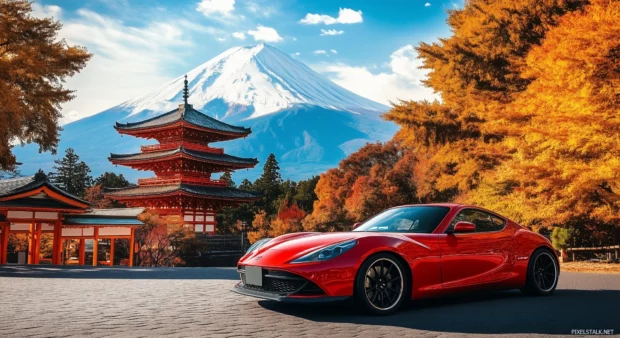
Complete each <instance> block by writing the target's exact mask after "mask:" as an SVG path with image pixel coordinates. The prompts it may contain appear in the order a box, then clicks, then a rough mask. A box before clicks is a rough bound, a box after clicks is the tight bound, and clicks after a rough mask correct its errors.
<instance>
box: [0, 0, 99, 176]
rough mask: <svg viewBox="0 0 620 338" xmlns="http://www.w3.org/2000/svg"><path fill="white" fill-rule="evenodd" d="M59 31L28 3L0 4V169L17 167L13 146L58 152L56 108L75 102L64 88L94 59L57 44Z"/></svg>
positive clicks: (24, 0)
mask: <svg viewBox="0 0 620 338" xmlns="http://www.w3.org/2000/svg"><path fill="white" fill-rule="evenodd" d="M61 27H62V26H61V24H60V22H58V21H55V20H53V19H52V18H46V19H38V18H36V17H34V16H33V15H32V5H31V2H30V1H27V0H0V93H2V94H1V95H0V121H2V122H1V123H0V169H13V167H14V166H15V164H16V159H15V155H13V153H12V151H11V150H12V147H13V145H14V144H15V143H14V142H15V141H18V142H20V143H22V144H25V143H36V144H38V145H39V150H40V151H52V152H53V153H55V152H56V147H57V146H58V133H59V131H60V126H59V124H58V119H59V118H60V117H61V113H60V105H61V104H62V103H64V102H67V101H70V100H71V99H73V97H74V96H73V95H72V93H73V91H71V90H68V89H66V88H64V87H63V84H64V82H65V80H66V78H68V77H71V76H73V75H74V74H75V73H77V72H79V71H80V70H81V69H82V68H84V66H86V62H87V61H88V60H89V59H90V58H91V56H92V55H91V54H88V53H87V51H86V50H85V49H84V48H82V47H77V46H69V45H68V44H67V42H66V41H64V40H59V39H58V32H59V31H60V29H61Z"/></svg>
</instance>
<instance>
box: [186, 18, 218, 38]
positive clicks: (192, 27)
mask: <svg viewBox="0 0 620 338" xmlns="http://www.w3.org/2000/svg"><path fill="white" fill-rule="evenodd" d="M176 23H178V25H179V26H180V27H182V28H185V29H187V30H189V31H193V32H198V33H205V34H209V35H221V34H225V32H224V31H223V30H221V29H219V28H215V27H212V26H203V25H201V24H197V23H195V22H191V21H189V20H186V19H181V20H178V21H176Z"/></svg>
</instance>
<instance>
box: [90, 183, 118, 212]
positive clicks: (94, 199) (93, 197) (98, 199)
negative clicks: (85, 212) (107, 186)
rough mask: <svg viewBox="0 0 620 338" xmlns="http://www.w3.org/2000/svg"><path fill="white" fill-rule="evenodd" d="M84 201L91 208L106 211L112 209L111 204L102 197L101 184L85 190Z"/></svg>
mask: <svg viewBox="0 0 620 338" xmlns="http://www.w3.org/2000/svg"><path fill="white" fill-rule="evenodd" d="M84 199H85V200H86V201H87V202H88V203H90V206H91V208H95V209H108V208H112V207H113V202H112V201H111V200H109V199H107V198H105V197H104V196H103V192H102V186H101V184H97V185H94V186H92V187H90V188H87V189H86V191H85V192H84Z"/></svg>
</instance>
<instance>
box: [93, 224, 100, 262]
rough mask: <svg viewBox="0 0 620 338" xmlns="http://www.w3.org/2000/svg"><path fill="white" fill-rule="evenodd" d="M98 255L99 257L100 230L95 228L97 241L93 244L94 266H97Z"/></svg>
mask: <svg viewBox="0 0 620 338" xmlns="http://www.w3.org/2000/svg"><path fill="white" fill-rule="evenodd" d="M98 255H99V228H97V227H95V239H94V243H93V266H97V256H98Z"/></svg>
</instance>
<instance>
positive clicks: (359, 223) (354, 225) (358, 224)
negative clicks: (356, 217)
mask: <svg viewBox="0 0 620 338" xmlns="http://www.w3.org/2000/svg"><path fill="white" fill-rule="evenodd" d="M360 225H362V222H357V223H355V224H353V229H355V228H357V227H358V226H360Z"/></svg>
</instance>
